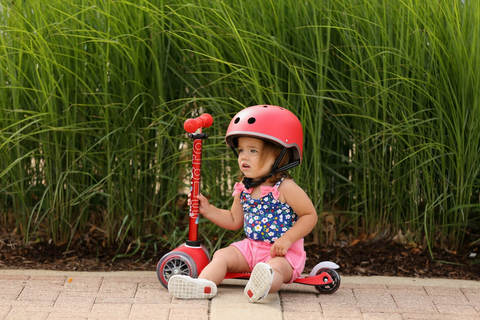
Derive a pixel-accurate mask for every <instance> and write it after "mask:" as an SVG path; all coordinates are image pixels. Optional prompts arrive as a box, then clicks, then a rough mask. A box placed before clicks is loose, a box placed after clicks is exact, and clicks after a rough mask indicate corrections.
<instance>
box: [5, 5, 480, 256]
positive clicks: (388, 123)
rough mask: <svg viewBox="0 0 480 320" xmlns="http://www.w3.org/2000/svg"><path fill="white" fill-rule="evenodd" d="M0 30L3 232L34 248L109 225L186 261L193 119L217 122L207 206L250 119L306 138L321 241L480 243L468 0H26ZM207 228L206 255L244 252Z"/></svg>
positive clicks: (474, 29) (224, 188)
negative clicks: (246, 113)
mask: <svg viewBox="0 0 480 320" xmlns="http://www.w3.org/2000/svg"><path fill="white" fill-rule="evenodd" d="M0 25H1V26H2V27H1V33H0V41H1V42H0V70H1V73H0V124H1V125H0V169H1V173H0V179H1V185H0V213H1V217H2V218H1V223H2V225H4V226H6V227H7V228H9V229H11V230H13V229H15V230H16V232H17V233H18V234H19V235H21V236H22V237H23V239H24V241H25V242H26V243H28V242H29V241H34V240H35V239H37V238H40V239H43V240H50V239H52V241H54V242H56V243H62V242H69V241H72V239H74V238H75V236H78V235H79V234H84V233H86V232H88V231H89V230H92V228H97V230H101V231H103V232H104V233H105V234H106V235H107V236H108V239H109V241H110V242H111V243H117V244H119V245H120V244H123V243H136V244H141V243H142V244H152V245H155V246H159V245H166V246H169V247H173V246H176V245H178V244H179V243H180V242H182V241H184V240H185V237H186V223H187V216H188V214H187V210H186V208H185V206H184V200H185V192H188V180H189V175H190V172H189V165H190V162H189V161H190V159H189V155H190V151H189V150H190V149H188V147H189V146H190V144H189V143H190V142H189V141H188V139H187V137H186V135H185V133H184V131H183V129H182V123H183V121H184V120H185V119H186V118H188V117H193V116H197V115H198V114H200V113H202V112H209V113H211V114H212V115H213V116H214V125H213V127H211V128H208V129H207V130H205V131H206V133H208V134H209V136H210V138H209V139H208V140H207V141H206V143H205V144H204V161H203V169H204V170H203V176H202V180H203V187H202V192H203V193H205V194H208V195H209V196H210V199H211V201H212V203H214V204H216V205H219V206H222V207H229V206H230V202H231V197H230V196H229V195H230V192H231V185H232V179H234V177H235V175H236V169H235V166H236V161H235V159H233V158H232V154H231V151H230V150H229V149H228V148H227V147H226V145H225V143H224V140H223V136H224V133H225V130H226V127H227V125H228V123H229V121H230V119H231V117H232V116H233V115H234V114H235V113H236V112H238V111H239V110H241V109H242V108H244V107H246V106H249V105H254V104H275V105H281V106H283V107H285V108H287V109H289V110H291V111H293V112H294V113H296V114H297V115H298V116H299V118H300V119H301V121H302V123H303V124H304V131H305V146H304V150H305V151H304V160H303V163H302V165H301V166H300V167H299V168H296V169H295V170H293V175H294V177H295V179H296V181H297V182H298V183H299V184H300V185H301V186H302V187H303V188H304V189H305V190H306V191H307V193H308V194H309V195H310V197H311V198H312V201H313V202H314V204H315V206H316V208H317V210H318V214H319V216H320V217H323V216H324V214H323V212H330V211H332V212H333V215H332V216H333V217H335V220H329V221H328V223H327V222H326V221H325V222H324V223H319V224H318V226H317V227H316V228H315V230H314V232H313V234H312V236H311V239H310V240H313V241H315V242H325V241H331V238H330V237H329V236H328V237H327V233H329V234H330V235H331V233H332V232H333V234H334V236H336V237H337V238H341V237H343V236H345V235H349V234H353V235H354V236H358V235H359V234H360V233H364V234H368V235H376V236H377V237H391V236H395V235H397V237H398V235H402V239H403V241H408V242H412V243H417V244H420V245H424V246H429V247H432V246H443V247H448V248H460V247H462V246H464V245H466V244H467V243H468V242H471V241H476V240H477V239H478V232H479V226H480V222H479V219H478V210H479V207H480V200H479V197H480V194H479V190H480V181H479V169H480V162H479V154H480V127H479V126H478V120H479V116H480V106H479V100H478V89H479V78H478V75H479V74H480V65H479V62H480V58H479V57H478V55H477V54H476V52H478V49H479V41H478V39H477V38H478V34H479V33H480V8H479V4H478V3H477V2H476V1H465V3H463V2H460V1H454V0H450V1H436V0H425V1H421V2H418V1H414V0H403V1H401V0H372V1H346V0H336V1H333V0H323V1H311V0H307V1H300V2H298V1H291V0H281V1H276V2H267V1H260V2H259V1H252V0H247V1H201V0H199V1H194V2H189V1H184V0H177V1H166V0H165V1H162V0H150V1H144V0H140V1H126V0H119V1H80V0H78V1H69V2H68V3H67V2H65V1H53V2H52V1H50V2H48V3H45V2H42V1H38V0H32V1H26V2H15V4H14V5H11V4H3V7H1V11H0ZM185 181H187V183H185ZM200 230H201V233H202V239H203V240H204V241H205V242H206V243H208V244H209V246H210V248H211V249H215V248H218V247H219V246H222V245H225V244H226V243H228V242H231V241H233V240H235V239H237V238H238V237H239V236H241V233H238V232H227V231H223V230H220V229H219V228H217V227H215V226H213V225H211V224H209V223H208V222H206V221H205V223H203V224H202V227H201V229H200ZM403 236H406V237H405V238H403Z"/></svg>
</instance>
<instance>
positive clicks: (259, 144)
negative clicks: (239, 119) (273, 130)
mask: <svg viewBox="0 0 480 320" xmlns="http://www.w3.org/2000/svg"><path fill="white" fill-rule="evenodd" d="M263 145H264V142H263V141H262V140H259V139H255V138H249V137H240V138H238V166H239V167H240V171H242V172H243V174H244V175H245V177H247V178H252V179H259V178H262V177H265V176H266V175H268V174H269V173H270V170H271V169H272V165H273V163H274V162H275V159H274V157H273V156H272V155H270V156H269V157H267V158H266V159H265V161H262V152H263ZM262 162H263V163H262Z"/></svg>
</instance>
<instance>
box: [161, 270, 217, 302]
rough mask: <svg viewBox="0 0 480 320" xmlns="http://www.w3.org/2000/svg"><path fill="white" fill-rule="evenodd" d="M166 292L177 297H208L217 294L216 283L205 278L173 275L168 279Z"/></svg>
mask: <svg viewBox="0 0 480 320" xmlns="http://www.w3.org/2000/svg"><path fill="white" fill-rule="evenodd" d="M168 292H170V294H171V295H173V296H174V297H175V298H179V299H210V298H213V297H215V295H216V294H217V285H216V284H215V283H214V282H213V281H210V280H206V279H194V278H191V277H189V276H181V275H175V276H171V277H170V279H169V280H168Z"/></svg>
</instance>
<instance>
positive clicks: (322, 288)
mask: <svg viewBox="0 0 480 320" xmlns="http://www.w3.org/2000/svg"><path fill="white" fill-rule="evenodd" d="M322 272H326V273H327V274H328V275H329V276H330V277H331V278H332V282H331V283H328V284H325V285H318V286H315V289H317V290H318V292H320V293H326V294H332V293H334V292H335V291H337V290H338V288H340V282H341V281H340V276H339V275H338V273H337V271H335V270H333V269H320V270H318V272H317V275H318V274H321V273H322ZM323 281H324V282H329V281H330V279H329V278H328V277H327V276H324V277H323Z"/></svg>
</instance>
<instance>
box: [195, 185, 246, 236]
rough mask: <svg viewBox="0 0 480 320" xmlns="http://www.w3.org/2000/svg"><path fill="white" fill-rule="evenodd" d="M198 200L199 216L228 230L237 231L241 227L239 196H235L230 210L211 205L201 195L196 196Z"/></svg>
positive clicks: (241, 211)
mask: <svg viewBox="0 0 480 320" xmlns="http://www.w3.org/2000/svg"><path fill="white" fill-rule="evenodd" d="M198 200H200V203H199V205H200V206H199V211H200V214H202V215H203V216H204V217H205V218H207V219H208V220H210V221H212V222H213V223H215V224H216V225H217V226H219V227H221V228H224V229H228V230H237V229H240V228H241V227H242V226H243V209H242V205H241V204H240V196H239V195H236V196H235V198H234V200H233V204H232V207H231V209H230V210H225V209H219V208H217V207H215V206H214V205H211V204H210V202H208V199H207V198H205V197H204V196H203V195H202V194H199V195H198Z"/></svg>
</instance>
